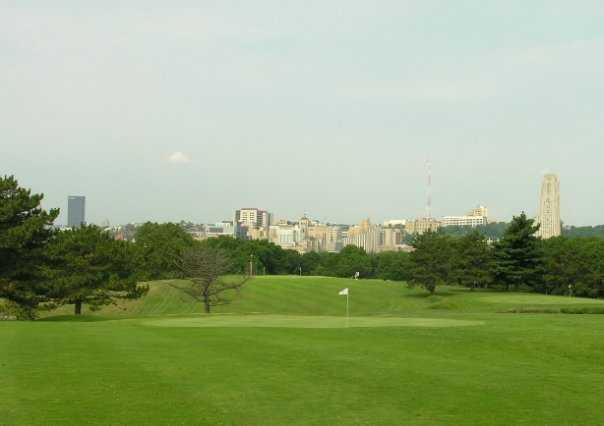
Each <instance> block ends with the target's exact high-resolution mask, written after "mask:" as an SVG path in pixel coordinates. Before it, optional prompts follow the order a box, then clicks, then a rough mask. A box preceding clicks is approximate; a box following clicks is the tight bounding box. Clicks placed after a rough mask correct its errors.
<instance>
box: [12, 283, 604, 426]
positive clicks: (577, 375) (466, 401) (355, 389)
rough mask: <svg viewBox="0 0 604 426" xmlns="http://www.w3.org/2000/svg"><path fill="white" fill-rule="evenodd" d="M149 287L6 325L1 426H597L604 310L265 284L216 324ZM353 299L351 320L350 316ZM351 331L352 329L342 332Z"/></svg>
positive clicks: (180, 296) (457, 293)
mask: <svg viewBox="0 0 604 426" xmlns="http://www.w3.org/2000/svg"><path fill="white" fill-rule="evenodd" d="M187 285H188V283H186V282H184V281H162V282H154V283H150V291H149V293H148V294H147V295H146V296H145V297H144V298H141V299H139V300H133V301H125V302H122V303H120V304H118V305H116V306H108V307H105V308H104V309H103V310H101V311H100V312H98V313H95V314H94V315H86V316H84V317H82V318H75V317H73V316H65V315H60V314H61V313H63V314H65V313H70V312H71V310H70V307H64V308H62V309H61V310H59V311H58V312H54V313H52V316H51V317H49V318H46V319H45V320H42V321H32V322H15V321H0V348H2V350H0V378H1V379H0V401H2V404H0V423H1V424H7V425H28V426H29V425H44V426H47V425H72V424H73V425H81V424H91V425H108V424H111V425H126V424H128V425H139V424H140V425H165V424H182V425H189V424H191V425H245V426H254V425H258V426H267V425H268V426H270V425H283V424H288V425H325V424H329V425H340V424H342V425H349V424H350V425H398V424H409V425H423V426H427V425H452V424H455V425H458V424H463V425H485V424H489V425H505V426H508V425H513V424H527V425H548V426H549V425H571V424H572V425H575V424H577V425H578V424H580V425H600V424H602V418H604V405H602V404H601V391H602V383H604V344H603V342H604V315H561V314H547V315H545V314H536V313H530V314H524V313H521V314H503V313H497V312H500V311H504V310H510V309H516V310H519V309H524V310H556V309H560V308H564V309H571V308H575V309H576V308H580V309H583V308H592V309H596V308H597V309H600V308H601V307H602V305H603V302H602V301H597V300H586V299H575V298H573V299H570V298H565V297H552V296H541V295H534V294H522V293H495V292H482V291H481V292H470V291H468V290H463V289H456V288H444V289H440V290H439V293H438V294H437V295H436V296H427V295H426V293H425V292H424V291H422V290H420V289H409V288H407V287H406V286H405V285H402V284H400V283H388V282H382V281H371V280H362V281H356V282H355V281H352V280H342V279H335V278H315V277H308V278H299V277H258V278H256V279H255V280H254V281H252V282H250V283H249V285H247V286H246V287H245V288H244V289H243V290H242V291H241V292H240V294H236V293H233V294H231V295H230V303H228V304H225V305H222V306H219V307H217V309H216V311H217V312H218V313H217V314H215V315H200V314H199V312H202V307H201V305H200V304H199V303H198V302H197V301H195V300H194V299H192V298H191V297H190V296H188V295H187V292H186V291H183V286H187ZM344 287H349V288H350V292H351V312H352V314H353V317H352V318H350V323H347V322H346V319H345V318H344V317H343V315H344V308H345V305H344V303H345V298H344V297H341V296H338V295H337V293H338V291H339V290H340V289H342V288H344ZM347 326H349V327H347Z"/></svg>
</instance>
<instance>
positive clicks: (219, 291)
mask: <svg viewBox="0 0 604 426" xmlns="http://www.w3.org/2000/svg"><path fill="white" fill-rule="evenodd" d="M175 264H176V266H177V267H178V269H179V270H180V272H181V274H182V277H183V278H185V279H188V280H190V281H191V282H192V283H193V288H192V289H189V290H185V291H186V292H187V294H189V295H191V296H192V297H194V298H195V299H197V300H200V301H202V302H203V304H204V307H205V311H206V313H210V309H211V307H212V306H216V305H218V304H223V303H225V302H226V299H224V298H223V293H224V292H225V291H227V290H236V291H239V290H240V289H241V287H242V286H243V285H244V284H245V283H246V282H247V280H248V277H237V278H235V277H230V280H227V279H226V278H225V275H227V274H228V273H229V272H230V271H231V261H230V259H229V257H228V256H227V255H226V254H225V253H224V252H223V251H221V250H217V249H211V248H206V247H194V248H190V249H187V250H185V251H183V252H182V253H181V256H180V257H179V258H178V259H175ZM183 290H184V289H183Z"/></svg>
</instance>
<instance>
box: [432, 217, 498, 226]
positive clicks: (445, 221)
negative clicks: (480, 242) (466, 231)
mask: <svg viewBox="0 0 604 426" xmlns="http://www.w3.org/2000/svg"><path fill="white" fill-rule="evenodd" d="M487 223H488V220H487V217H486V216H445V217H443V218H442V219H441V220H440V224H441V226H471V227H475V226H482V225H486V224H487Z"/></svg>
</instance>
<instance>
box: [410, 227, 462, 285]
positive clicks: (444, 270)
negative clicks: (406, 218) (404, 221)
mask: <svg viewBox="0 0 604 426" xmlns="http://www.w3.org/2000/svg"><path fill="white" fill-rule="evenodd" d="M453 242H454V239H453V238H452V237H450V236H448V235H444V234H442V233H439V232H431V231H428V232H425V233H423V234H421V235H416V236H415V237H414V239H413V247H414V248H415V250H414V251H413V252H412V253H411V264H412V272H411V278H412V279H411V281H412V283H414V284H417V285H421V286H423V287H424V288H425V289H426V290H428V291H429V292H430V293H434V292H435V291H436V286H437V285H438V284H443V283H446V282H448V281H449V278H450V272H451V270H452V265H451V263H452V259H453V253H454V247H453Z"/></svg>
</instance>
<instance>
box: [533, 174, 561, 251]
mask: <svg viewBox="0 0 604 426" xmlns="http://www.w3.org/2000/svg"><path fill="white" fill-rule="evenodd" d="M537 223H539V225H540V228H539V231H538V232H537V235H538V236H539V237H541V238H543V239H547V238H552V237H557V236H559V235H560V234H561V226H560V225H561V222H560V179H559V178H558V176H557V175H555V174H553V173H548V174H546V175H545V176H544V177H543V182H542V183H541V196H540V199H539V213H538V216H537Z"/></svg>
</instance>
